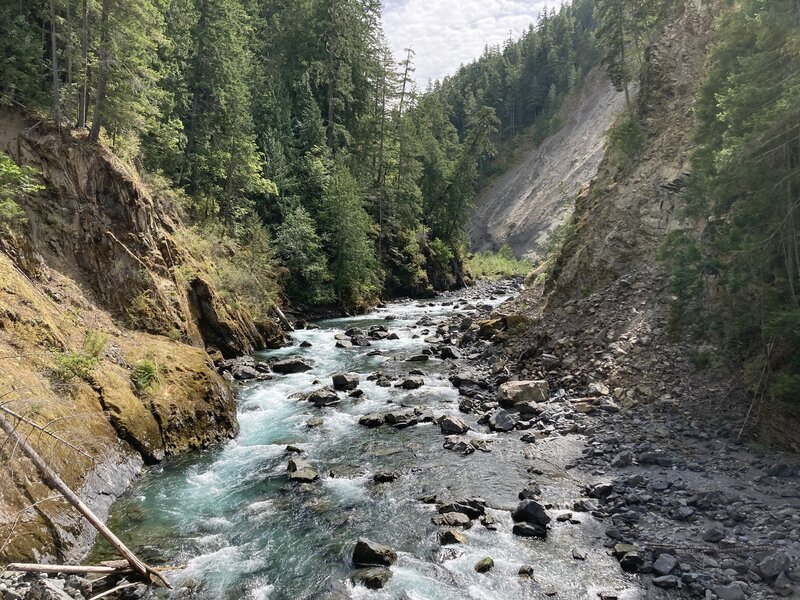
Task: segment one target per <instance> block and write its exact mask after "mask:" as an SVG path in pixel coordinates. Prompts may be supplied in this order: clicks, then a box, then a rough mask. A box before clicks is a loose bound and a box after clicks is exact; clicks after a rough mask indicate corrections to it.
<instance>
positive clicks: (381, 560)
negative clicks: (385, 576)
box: [353, 538, 397, 567]
mask: <svg viewBox="0 0 800 600" xmlns="http://www.w3.org/2000/svg"><path fill="white" fill-rule="evenodd" d="M396 560H397V552H395V551H394V550H392V549H391V548H389V546H384V545H382V544H376V543H375V542H373V541H370V540H368V539H367V538H358V541H357V542H356V547H355V548H353V564H354V565H355V566H357V567H381V566H383V567H388V566H389V565H391V564H393V563H394V561H396Z"/></svg>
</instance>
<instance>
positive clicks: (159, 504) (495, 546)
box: [111, 297, 644, 600]
mask: <svg viewBox="0 0 800 600" xmlns="http://www.w3.org/2000/svg"><path fill="white" fill-rule="evenodd" d="M505 299H506V298H505V297H497V298H494V299H492V300H488V299H472V300H469V301H468V300H460V299H458V298H452V297H451V298H439V299H437V300H436V301H434V302H430V303H429V302H425V303H420V302H406V303H396V304H392V305H390V306H389V307H387V308H385V309H380V310H377V311H376V312H374V313H371V314H369V315H366V316H360V317H354V318H348V319H338V320H330V321H324V322H321V323H319V329H312V330H300V331H297V332H296V333H294V334H293V337H294V345H293V346H292V347H288V348H284V349H281V350H278V351H274V352H268V353H262V354H260V355H259V356H257V359H259V360H265V361H267V360H269V361H271V360H275V359H276V358H286V357H290V356H299V357H302V358H303V359H304V360H306V361H307V362H308V363H309V364H311V365H313V369H312V370H311V371H307V372H305V373H300V374H292V375H275V376H274V379H272V380H270V381H263V382H258V383H253V384H249V385H246V386H245V387H243V388H242V389H241V391H240V393H239V421H240V423H241V433H240V435H239V436H238V438H237V439H235V440H233V441H231V442H230V443H228V444H227V445H226V446H224V447H223V448H219V449H215V450H210V451H207V452H204V453H195V454H193V455H190V456H185V457H182V458H180V459H176V460H171V461H168V462H166V463H165V464H163V465H161V466H159V467H158V468H153V469H151V470H149V471H148V472H146V473H145V474H144V476H143V477H142V478H141V479H140V480H138V481H137V482H136V484H135V485H134V487H133V488H131V489H130V490H129V491H128V493H127V494H126V495H125V496H124V497H123V498H121V499H120V500H119V501H118V502H117V503H116V504H115V506H114V509H113V512H112V518H111V522H112V525H113V526H114V527H115V528H116V530H117V531H119V532H120V534H121V537H122V538H123V539H124V540H126V541H127V542H129V543H130V544H131V545H132V546H133V547H134V548H135V549H136V550H137V551H139V552H140V553H141V554H142V555H143V556H144V557H145V558H147V559H149V560H152V561H154V562H156V563H159V562H160V563H166V564H170V565H179V566H180V567H181V568H180V569H179V570H177V571H173V572H171V573H170V576H171V578H172V580H173V581H174V582H175V584H176V588H179V589H177V590H176V591H174V592H171V593H170V595H169V597H171V598H202V599H240V598H252V599H264V598H271V599H274V600H289V599H292V600H298V599H304V598H348V597H353V598H393V599H420V600H422V599H425V600H429V599H430V600H433V599H443V600H444V599H448V600H449V599H453V600H455V599H462V598H475V599H496V600H507V599H516V598H520V599H524V598H546V597H550V596H553V595H554V594H556V593H557V594H558V595H557V596H556V597H557V598H562V599H563V598H592V599H595V600H596V599H597V598H598V593H599V592H601V591H615V592H616V593H617V594H618V597H619V598H642V597H644V596H642V595H641V592H640V591H638V589H637V587H636V585H635V582H633V581H631V580H629V579H627V577H626V576H625V575H623V574H622V573H621V571H620V570H619V566H618V564H617V562H616V561H615V560H613V559H612V558H611V557H609V556H607V554H606V549H605V548H603V547H602V537H603V530H602V528H601V527H600V524H599V523H597V522H595V521H594V519H593V518H592V517H590V516H589V515H588V514H581V515H580V516H579V518H578V515H576V521H575V522H573V523H570V522H569V521H564V522H557V521H556V520H555V517H556V516H557V515H558V514H560V513H566V512H567V510H568V509H569V508H570V507H571V502H572V501H573V500H574V499H575V498H576V497H578V496H579V491H578V490H579V487H580V483H581V482H580V481H579V480H577V479H576V477H578V476H577V475H572V474H568V473H567V472H565V471H563V469H560V468H558V465H560V464H561V465H563V464H564V463H565V462H566V461H568V460H570V458H571V457H573V456H575V455H577V454H579V453H580V445H579V443H578V442H576V441H574V440H573V441H569V440H568V439H567V438H559V437H558V436H556V438H555V439H552V440H547V441H546V442H544V443H541V444H524V443H522V442H520V435H521V433H522V432H511V433H508V434H495V433H490V432H489V429H488V428H487V427H486V426H485V425H479V424H478V423H477V419H476V417H475V416H474V415H463V414H461V415H459V412H458V398H459V395H458V390H457V389H456V388H455V387H453V385H452V384H451V383H450V381H449V380H448V376H449V375H450V374H451V373H453V372H454V371H455V370H461V369H464V368H468V366H469V364H470V360H469V359H468V358H463V359H460V360H455V361H453V360H441V359H435V358H432V359H431V360H429V361H427V362H407V361H406V359H407V358H408V357H410V356H412V355H415V354H419V353H420V352H421V351H423V350H424V349H425V348H427V347H429V343H428V342H426V341H425V338H426V337H428V336H431V335H435V332H436V328H437V326H438V325H440V324H443V323H445V322H446V321H447V320H448V319H451V318H452V317H453V316H455V315H460V314H463V315H470V316H474V315H475V314H476V306H477V305H480V306H484V307H485V308H484V311H488V307H486V305H490V306H492V307H496V306H498V305H499V304H500V303H501V302H502V301H503V300H505ZM387 317H389V319H387ZM373 325H386V326H387V327H388V328H389V331H390V332H393V333H396V334H397V337H398V339H394V340H380V341H373V342H372V346H370V347H355V348H348V349H341V348H336V347H335V345H336V340H335V338H334V336H335V335H336V334H341V333H342V332H343V331H344V330H346V329H349V328H352V327H360V328H362V329H368V328H369V327H370V326H373ZM303 342H308V343H310V344H311V346H310V347H306V348H301V347H300V344H301V343H303ZM375 350H380V351H381V354H380V355H375V354H374V351H375ZM371 353H372V355H371ZM415 369H419V370H421V371H422V372H423V375H422V378H423V379H424V385H423V386H422V387H421V388H419V389H416V390H404V389H400V388H398V387H394V386H392V387H380V386H379V385H377V384H376V382H375V381H369V380H367V377H369V376H370V375H373V374H375V373H377V372H379V371H382V372H384V373H386V374H387V375H389V376H391V377H393V378H394V377H397V378H401V379H399V380H400V381H402V378H405V377H406V376H408V374H409V372H410V371H413V370H415ZM340 372H352V373H358V374H360V380H361V382H360V386H359V389H361V390H363V392H364V393H363V396H362V397H361V398H357V399H355V398H350V397H349V396H348V395H347V394H346V393H342V394H340V395H341V397H342V401H341V403H340V404H339V405H338V406H335V407H329V408H316V407H314V406H313V405H312V404H310V403H308V402H305V401H302V400H300V399H298V396H299V395H302V394H303V393H308V392H310V391H312V390H314V389H318V388H319V387H321V386H325V385H330V383H331V376H332V375H333V374H334V373H340ZM394 383H396V382H394ZM401 404H402V405H403V406H408V407H420V408H423V409H427V410H431V411H433V414H434V415H436V416H439V415H442V414H453V415H459V416H460V417H461V418H463V419H464V420H465V421H467V423H468V424H469V425H470V426H471V428H472V430H471V431H470V432H469V433H468V434H467V435H468V437H473V438H482V439H485V440H487V449H489V450H491V451H490V452H482V451H478V452H474V453H472V454H470V455H467V456H464V455H461V454H457V453H455V452H453V451H450V450H446V449H444V448H443V447H442V444H443V441H444V436H443V434H442V433H441V432H440V430H439V427H438V426H437V425H435V424H434V423H421V424H418V425H415V426H412V427H408V428H405V429H395V428H393V427H389V426H383V427H379V428H374V429H369V428H366V427H364V426H362V425H359V423H358V421H359V418H360V417H361V416H363V415H364V414H366V413H372V412H386V411H388V410H392V409H395V410H396V409H398V408H399V406H398V405H401ZM314 418H321V419H322V424H318V425H317V426H314V427H309V421H310V420H312V419H314ZM312 424H313V421H312ZM287 445H294V446H297V447H299V448H302V450H303V451H304V455H303V456H304V458H306V459H307V460H308V461H309V462H311V463H312V464H313V466H314V467H315V468H316V469H317V470H318V471H319V473H320V475H321V477H320V479H319V480H317V481H316V482H314V483H311V484H304V485H299V484H293V483H291V482H290V481H289V479H288V477H287V462H288V460H289V458H291V456H292V455H291V454H289V453H287ZM379 471H390V472H393V473H396V474H397V475H398V477H397V479H396V480H395V481H392V482H389V483H375V482H374V481H373V475H374V474H375V473H376V472H379ZM532 473H534V475H532ZM532 479H534V480H535V481H536V482H537V483H538V484H539V485H540V486H541V487H542V496H541V497H542V502H543V503H546V504H549V505H552V506H550V508H549V510H550V513H551V515H552V516H553V517H554V520H553V523H552V524H551V531H550V534H549V536H548V538H547V540H538V539H528V538H520V537H517V536H514V535H513V534H512V533H511V529H512V525H513V524H512V520H511V516H510V513H509V509H512V508H513V507H514V506H516V504H517V502H518V494H519V492H520V490H522V489H523V488H524V487H525V485H526V484H528V482H530V481H531V480H532ZM434 494H435V495H436V496H437V497H438V498H439V499H440V500H445V501H446V500H455V499H458V498H471V497H476V496H477V497H481V498H483V499H485V500H486V503H487V506H488V507H489V508H488V509H487V513H488V514H490V515H491V516H492V517H494V518H495V519H496V520H497V528H496V531H492V530H490V529H487V528H486V527H484V526H483V525H482V524H481V523H480V522H478V521H474V525H473V526H472V527H471V528H469V529H467V530H465V531H464V535H465V536H466V538H467V543H466V544H459V545H454V546H441V545H440V543H439V539H438V528H437V527H436V526H435V525H433V524H432V523H431V517H433V516H434V515H435V514H436V507H435V505H432V504H425V503H424V502H422V501H420V500H419V498H421V497H424V496H429V495H434ZM578 520H579V521H580V523H578V522H577V521H578ZM359 536H364V537H367V538H369V539H370V540H373V541H375V542H378V543H381V544H386V545H388V546H391V547H392V548H394V549H395V550H396V551H397V552H398V555H399V558H398V560H397V562H396V563H395V564H394V565H393V566H392V578H391V579H390V580H389V582H388V583H387V584H386V586H385V587H384V588H383V589H382V590H378V591H370V590H367V589H366V588H364V587H360V586H353V585H352V583H350V582H349V574H350V573H351V572H352V571H353V569H354V567H353V566H352V565H351V563H350V560H351V556H352V551H353V546H354V543H355V541H356V539H357V538H358V537H359ZM575 548H578V549H581V550H582V551H585V552H587V553H588V555H587V556H586V559H585V560H576V559H575V558H574V557H573V552H572V551H573V549H575ZM487 556H489V557H491V558H492V559H493V560H494V564H495V566H494V569H492V570H491V571H489V572H488V573H484V574H481V573H478V572H476V570H475V568H474V565H475V564H476V562H478V561H479V560H480V559H482V558H484V557H487ZM522 565H531V566H533V569H534V577H533V578H532V579H525V578H521V577H519V576H518V571H519V569H520V567H521V566H522ZM150 594H151V596H150V597H153V598H155V597H167V593H166V591H163V590H162V591H152V592H150Z"/></svg>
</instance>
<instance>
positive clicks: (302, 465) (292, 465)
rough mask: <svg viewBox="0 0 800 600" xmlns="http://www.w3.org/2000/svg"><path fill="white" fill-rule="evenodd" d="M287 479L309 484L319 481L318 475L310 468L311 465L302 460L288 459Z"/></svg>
mask: <svg viewBox="0 0 800 600" xmlns="http://www.w3.org/2000/svg"><path fill="white" fill-rule="evenodd" d="M286 470H287V471H288V472H289V479H290V480H291V481H294V482H297V483H311V482H312V481H316V480H317V479H319V473H318V472H317V470H316V469H315V468H314V467H312V466H311V463H310V462H308V461H307V460H305V459H303V458H291V459H289V466H288V467H287V468H286Z"/></svg>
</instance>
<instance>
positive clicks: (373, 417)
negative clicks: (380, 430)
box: [358, 413, 385, 429]
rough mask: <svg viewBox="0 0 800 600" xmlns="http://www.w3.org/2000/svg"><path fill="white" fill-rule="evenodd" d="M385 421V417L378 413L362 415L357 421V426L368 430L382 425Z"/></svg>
mask: <svg viewBox="0 0 800 600" xmlns="http://www.w3.org/2000/svg"><path fill="white" fill-rule="evenodd" d="M384 421H385V417H384V416H383V415H382V414H380V413H369V414H366V415H364V416H363V417H361V418H360V419H359V420H358V424H359V425H363V426H364V427H369V428H370V429H372V428H374V427H380V426H381V425H383V423H384Z"/></svg>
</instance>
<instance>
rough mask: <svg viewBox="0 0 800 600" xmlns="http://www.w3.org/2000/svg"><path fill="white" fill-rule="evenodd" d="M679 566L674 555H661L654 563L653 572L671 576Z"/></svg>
mask: <svg viewBox="0 0 800 600" xmlns="http://www.w3.org/2000/svg"><path fill="white" fill-rule="evenodd" d="M677 566H678V559H677V558H675V557H674V556H672V554H660V555H659V556H658V558H657V559H656V561H655V562H654V563H653V571H655V572H656V573H658V574H659V575H669V574H670V573H672V571H674V570H675V567H677Z"/></svg>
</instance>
